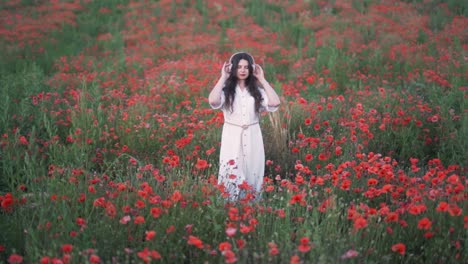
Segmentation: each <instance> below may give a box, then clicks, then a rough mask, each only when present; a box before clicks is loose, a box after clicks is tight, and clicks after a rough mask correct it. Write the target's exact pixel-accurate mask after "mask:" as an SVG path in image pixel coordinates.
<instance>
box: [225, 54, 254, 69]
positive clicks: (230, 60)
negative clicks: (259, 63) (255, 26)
mask: <svg viewBox="0 0 468 264" xmlns="http://www.w3.org/2000/svg"><path fill="white" fill-rule="evenodd" d="M241 53H245V54H247V55H249V56H250V58H252V70H253V71H255V59H254V57H253V56H252V55H250V53H247V52H245V51H240V52H236V53H234V54H232V55H231V58H229V63H231V64H232V58H234V56H236V55H237V54H241ZM229 71H231V67H229Z"/></svg>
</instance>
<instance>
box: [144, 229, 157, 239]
mask: <svg viewBox="0 0 468 264" xmlns="http://www.w3.org/2000/svg"><path fill="white" fill-rule="evenodd" d="M145 234H146V237H145V239H146V241H149V240H152V239H153V238H154V237H155V236H156V232H155V231H153V230H149V231H146V232H145Z"/></svg>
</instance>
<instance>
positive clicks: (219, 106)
mask: <svg viewBox="0 0 468 264" xmlns="http://www.w3.org/2000/svg"><path fill="white" fill-rule="evenodd" d="M225 100H226V96H225V95H224V91H223V92H221V102H220V103H219V105H212V104H210V106H211V108H213V109H220V108H221V107H223V105H224V101H225Z"/></svg>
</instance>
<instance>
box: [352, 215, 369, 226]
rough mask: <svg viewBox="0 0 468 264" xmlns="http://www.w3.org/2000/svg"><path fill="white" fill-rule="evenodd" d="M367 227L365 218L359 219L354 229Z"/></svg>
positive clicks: (355, 222) (356, 220)
mask: <svg viewBox="0 0 468 264" xmlns="http://www.w3.org/2000/svg"><path fill="white" fill-rule="evenodd" d="M365 227H367V220H366V219H365V218H363V217H358V218H356V219H355V220H354V228H356V229H362V228H365Z"/></svg>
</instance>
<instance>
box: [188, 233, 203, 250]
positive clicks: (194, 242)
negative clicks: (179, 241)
mask: <svg viewBox="0 0 468 264" xmlns="http://www.w3.org/2000/svg"><path fill="white" fill-rule="evenodd" d="M187 243H188V244H189V245H192V246H195V247H197V248H200V249H202V248H203V242H202V241H201V240H200V239H199V238H198V237H196V236H189V238H188V241H187Z"/></svg>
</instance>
